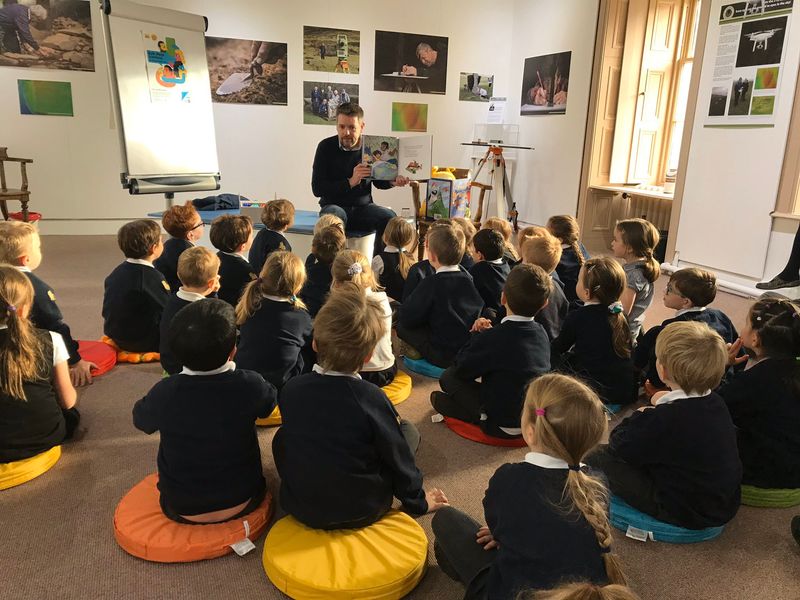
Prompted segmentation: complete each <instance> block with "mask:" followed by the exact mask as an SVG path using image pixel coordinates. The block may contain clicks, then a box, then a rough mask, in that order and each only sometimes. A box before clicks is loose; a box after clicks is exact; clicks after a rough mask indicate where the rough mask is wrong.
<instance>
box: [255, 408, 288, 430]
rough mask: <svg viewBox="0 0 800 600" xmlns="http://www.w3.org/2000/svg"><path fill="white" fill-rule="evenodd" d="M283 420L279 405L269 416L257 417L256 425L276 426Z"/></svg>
mask: <svg viewBox="0 0 800 600" xmlns="http://www.w3.org/2000/svg"><path fill="white" fill-rule="evenodd" d="M282 422H283V421H282V420H281V409H280V408H278V407H277V406H276V407H275V410H273V411H272V412H271V413H270V415H269V416H268V417H264V418H263V419H256V425H258V426H259V427H275V426H277V425H280V424H281V423H282Z"/></svg>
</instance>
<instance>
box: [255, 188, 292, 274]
mask: <svg viewBox="0 0 800 600" xmlns="http://www.w3.org/2000/svg"><path fill="white" fill-rule="evenodd" d="M261 222H262V223H264V229H262V230H261V231H259V232H258V234H257V235H256V237H255V239H254V240H253V245H252V246H251V247H250V254H249V255H248V260H249V262H250V264H251V265H252V267H253V270H254V271H255V272H256V273H260V272H261V268H262V267H263V266H264V262H266V260H267V256H269V255H270V254H271V253H272V252H275V251H276V250H287V251H289V252H291V251H292V245H291V244H290V243H289V240H287V239H286V237H285V235H284V234H285V233H286V230H287V229H289V228H290V227H291V226H292V225H294V204H292V203H291V202H290V201H289V200H285V199H283V198H281V199H279V200H270V201H269V202H267V203H266V204H265V205H264V208H262V209H261Z"/></svg>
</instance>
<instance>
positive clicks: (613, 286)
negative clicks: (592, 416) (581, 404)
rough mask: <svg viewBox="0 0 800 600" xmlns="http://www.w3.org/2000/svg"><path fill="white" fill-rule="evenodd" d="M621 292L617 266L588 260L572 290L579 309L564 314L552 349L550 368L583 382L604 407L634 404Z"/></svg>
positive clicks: (608, 260) (621, 277)
mask: <svg viewBox="0 0 800 600" xmlns="http://www.w3.org/2000/svg"><path fill="white" fill-rule="evenodd" d="M624 289H625V273H624V272H623V270H622V267H620V266H619V263H618V262H617V261H616V260H614V259H613V258H608V257H602V258H591V259H589V260H587V261H586V262H585V263H584V264H583V266H582V267H581V269H580V271H579V273H578V284H577V286H576V290H577V293H578V299H579V300H581V301H583V306H581V307H580V308H576V309H575V310H572V311H570V312H569V313H568V314H567V317H566V319H564V323H563V325H562V326H561V332H560V333H559V335H558V337H557V338H556V339H554V340H553V343H552V359H551V360H552V363H553V368H554V369H558V370H562V371H565V372H568V373H573V374H575V375H577V376H579V377H582V378H584V379H586V380H587V382H588V383H589V385H590V386H591V387H592V388H593V389H594V390H595V391H596V392H597V394H598V395H599V396H600V398H601V399H602V400H603V402H605V403H606V404H628V403H630V402H633V401H634V400H635V391H636V390H635V378H634V371H633V361H632V359H631V351H632V350H631V333H630V328H629V327H628V323H627V321H626V320H625V315H624V314H623V313H622V304H621V303H620V301H619V299H620V296H621V295H622V292H623V290H624Z"/></svg>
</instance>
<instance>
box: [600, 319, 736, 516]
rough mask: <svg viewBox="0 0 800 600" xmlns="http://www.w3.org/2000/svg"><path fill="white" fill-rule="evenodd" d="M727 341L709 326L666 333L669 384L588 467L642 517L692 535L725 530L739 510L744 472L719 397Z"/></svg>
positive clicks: (662, 350) (663, 369) (661, 343)
mask: <svg viewBox="0 0 800 600" xmlns="http://www.w3.org/2000/svg"><path fill="white" fill-rule="evenodd" d="M727 357H728V352H727V350H726V347H725V342H723V341H722V338H721V337H720V336H719V334H718V333H717V332H715V331H712V330H711V328H710V327H709V326H708V325H706V324H705V323H693V322H691V321H689V322H684V323H672V324H670V325H667V326H666V327H665V328H664V330H663V331H662V332H661V333H660V334H659V336H658V341H657V342H656V358H657V361H658V362H657V366H658V370H659V374H660V376H661V380H662V381H663V382H664V383H666V384H667V385H668V386H669V387H670V388H671V389H672V391H671V392H669V393H667V392H659V393H658V394H656V395H655V396H653V403H654V404H655V406H654V407H644V408H641V409H639V411H637V412H634V413H633V415H631V416H630V417H628V418H627V419H625V420H624V421H622V423H620V424H619V425H617V426H616V428H615V429H614V430H613V431H612V432H611V436H610V437H609V441H608V446H604V447H602V448H601V449H600V450H598V452H596V453H595V454H594V455H592V456H590V457H589V460H588V462H589V463H590V464H591V465H592V466H594V467H597V468H598V469H600V470H602V471H604V472H605V474H606V477H607V478H608V483H609V487H610V488H611V491H612V492H613V493H614V494H615V495H616V496H619V497H620V498H622V499H623V500H624V501H625V502H627V503H628V504H630V505H631V506H632V507H633V508H635V509H636V510H639V511H641V512H643V513H646V514H648V515H650V516H652V517H654V518H655V519H658V520H659V521H663V522H665V523H672V524H673V525H677V526H679V527H684V528H686V529H705V528H706V527H717V526H720V525H724V524H725V523H727V522H728V521H730V520H731V519H732V518H733V516H734V515H735V514H736V511H737V510H738V509H739V499H740V492H739V485H740V484H741V481H742V465H741V462H739V454H738V452H737V449H736V428H735V427H734V424H733V422H732V421H731V416H730V414H728V409H727V408H726V407H725V401H724V400H723V399H722V398H721V397H720V396H719V395H718V394H716V393H714V392H712V391H711V390H713V389H714V388H715V387H717V385H719V382H720V379H721V378H722V374H723V373H724V372H725V366H726V363H727Z"/></svg>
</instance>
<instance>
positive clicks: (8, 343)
mask: <svg viewBox="0 0 800 600" xmlns="http://www.w3.org/2000/svg"><path fill="white" fill-rule="evenodd" d="M33 296H34V292H33V286H32V285H31V283H30V281H29V280H28V279H27V277H25V275H23V274H22V273H20V272H19V271H18V270H16V269H15V268H13V267H11V266H9V265H0V465H2V463H8V462H15V461H18V460H24V459H26V458H31V457H33V456H36V455H37V454H41V453H42V452H46V451H47V450H49V449H50V448H52V447H53V446H58V445H59V444H60V443H61V442H63V441H64V440H65V439H69V438H71V437H72V435H73V433H74V431H75V428H76V427H77V426H78V423H79V422H80V413H79V412H78V409H77V408H75V401H76V399H77V393H76V392H75V388H74V387H72V383H71V382H70V378H69V369H68V367H67V358H68V356H69V355H68V354H67V348H66V346H65V345H64V340H63V339H62V338H61V335H60V334H58V333H56V332H54V331H46V330H43V329H37V328H36V327H34V326H33V324H32V323H31V322H30V321H29V320H28V316H29V315H30V313H31V310H32V309H33Z"/></svg>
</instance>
